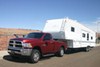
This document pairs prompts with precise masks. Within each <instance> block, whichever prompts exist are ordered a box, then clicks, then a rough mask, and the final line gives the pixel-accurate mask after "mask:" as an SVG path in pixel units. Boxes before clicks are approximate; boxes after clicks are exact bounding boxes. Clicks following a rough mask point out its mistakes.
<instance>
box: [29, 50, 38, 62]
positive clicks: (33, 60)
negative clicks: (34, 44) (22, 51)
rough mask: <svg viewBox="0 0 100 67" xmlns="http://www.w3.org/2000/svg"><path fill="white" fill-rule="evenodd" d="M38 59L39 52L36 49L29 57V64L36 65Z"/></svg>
mask: <svg viewBox="0 0 100 67" xmlns="http://www.w3.org/2000/svg"><path fill="white" fill-rule="evenodd" d="M39 59H40V51H39V50H37V49H33V50H32V53H31V56H30V60H31V63H37V62H38V61H39Z"/></svg>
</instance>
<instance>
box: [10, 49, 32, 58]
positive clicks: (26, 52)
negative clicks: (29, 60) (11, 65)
mask: <svg viewBox="0 0 100 67" xmlns="http://www.w3.org/2000/svg"><path fill="white" fill-rule="evenodd" d="M31 52H32V48H12V47H8V53H9V54H11V55H21V56H30V55H31Z"/></svg>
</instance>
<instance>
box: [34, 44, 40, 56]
mask: <svg viewBox="0 0 100 67" xmlns="http://www.w3.org/2000/svg"><path fill="white" fill-rule="evenodd" d="M33 49H37V50H39V51H40V54H41V55H42V51H41V48H40V47H39V46H35V47H34V48H33Z"/></svg>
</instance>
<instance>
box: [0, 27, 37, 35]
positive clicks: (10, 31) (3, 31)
mask: <svg viewBox="0 0 100 67" xmlns="http://www.w3.org/2000/svg"><path fill="white" fill-rule="evenodd" d="M29 32H39V30H31V29H13V28H0V34H8V35H10V34H27V33H29Z"/></svg>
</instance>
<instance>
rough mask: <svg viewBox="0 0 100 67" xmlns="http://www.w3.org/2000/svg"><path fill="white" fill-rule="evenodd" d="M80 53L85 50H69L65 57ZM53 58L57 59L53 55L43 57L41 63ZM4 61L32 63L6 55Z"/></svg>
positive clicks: (25, 59) (27, 59)
mask: <svg viewBox="0 0 100 67" xmlns="http://www.w3.org/2000/svg"><path fill="white" fill-rule="evenodd" d="M78 52H83V50H67V51H66V52H65V55H70V54H74V53H78ZM53 57H57V56H55V55H52V56H47V57H42V58H41V59H40V60H39V61H44V60H49V59H51V58H53ZM3 59H4V60H7V61H10V62H16V63H31V62H30V60H29V58H26V57H16V58H12V57H11V56H10V55H5V56H4V57H3ZM58 59H59V58H58Z"/></svg>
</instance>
